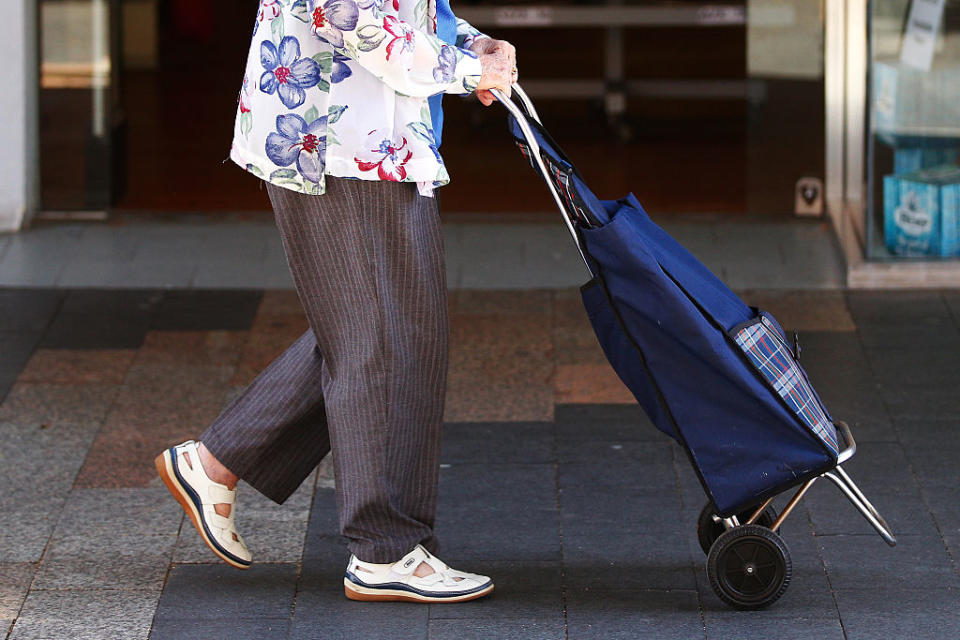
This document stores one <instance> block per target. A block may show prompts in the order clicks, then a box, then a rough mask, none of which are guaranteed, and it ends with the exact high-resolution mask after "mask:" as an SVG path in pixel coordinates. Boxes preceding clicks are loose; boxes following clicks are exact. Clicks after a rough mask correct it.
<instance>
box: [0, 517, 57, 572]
mask: <svg viewBox="0 0 960 640" xmlns="http://www.w3.org/2000/svg"><path fill="white" fill-rule="evenodd" d="M56 523H57V507H56V506H55V505H51V506H44V507H39V508H37V507H33V508H31V507H26V508H19V509H9V508H8V509H4V510H3V511H2V512H0V562H3V563H13V562H37V561H39V560H40V558H41V557H42V556H43V550H44V549H45V548H46V546H47V541H48V540H49V539H50V535H51V534H52V533H53V528H54V526H56Z"/></svg>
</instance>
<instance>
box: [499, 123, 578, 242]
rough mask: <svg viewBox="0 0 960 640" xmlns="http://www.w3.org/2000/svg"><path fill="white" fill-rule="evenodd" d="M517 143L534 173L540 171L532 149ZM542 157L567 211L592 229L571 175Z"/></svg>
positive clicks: (545, 156) (548, 158)
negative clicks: (572, 184) (572, 182)
mask: <svg viewBox="0 0 960 640" xmlns="http://www.w3.org/2000/svg"><path fill="white" fill-rule="evenodd" d="M516 142H517V146H518V147H520V153H521V154H522V155H523V157H524V158H526V159H527V162H529V163H530V166H531V167H533V169H534V171H539V170H540V168H539V167H538V166H537V162H536V160H534V158H533V154H532V153H531V152H530V147H529V146H528V145H526V144H524V143H522V142H520V141H519V140H518V141H516ZM542 157H543V162H544V164H545V165H546V166H547V170H548V171H550V174H551V176H550V177H551V178H552V179H553V183H554V184H555V185H556V187H557V189H558V191H559V193H560V197H561V198H562V199H563V203H564V205H566V208H567V211H568V212H570V213H571V214H573V217H574V218H576V219H577V221H578V222H579V223H580V224H581V225H583V226H585V227H592V226H593V225H592V224H591V223H590V219H589V218H588V217H587V215H586V214H585V213H584V207H585V205H584V203H583V200H582V199H581V198H580V197H579V196H578V195H577V192H576V190H575V189H574V188H573V187H572V186H571V184H570V174H569V173H567V171H566V170H564V169H563V168H562V167H560V166H559V165H557V164H556V163H555V162H553V159H552V158H551V157H550V156H548V155H546V154H542Z"/></svg>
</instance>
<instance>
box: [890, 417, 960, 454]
mask: <svg viewBox="0 0 960 640" xmlns="http://www.w3.org/2000/svg"><path fill="white" fill-rule="evenodd" d="M894 429H895V430H896V432H897V434H898V435H899V437H900V439H901V440H902V441H903V442H904V443H905V444H906V447H907V451H908V457H912V456H911V454H912V453H913V452H914V451H918V452H922V453H920V455H927V454H929V453H931V452H932V453H936V452H946V451H951V452H957V451H960V419H958V418H957V417H956V416H943V417H941V418H940V419H927V420H920V419H915V418H900V419H898V420H896V422H895V423H894Z"/></svg>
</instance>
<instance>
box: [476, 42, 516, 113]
mask: <svg viewBox="0 0 960 640" xmlns="http://www.w3.org/2000/svg"><path fill="white" fill-rule="evenodd" d="M470 51H472V52H474V53H476V54H477V56H478V57H479V58H480V62H481V66H482V67H483V75H482V76H481V78H480V83H479V84H478V85H477V90H476V94H477V99H479V100H480V102H481V103H482V104H483V105H484V106H485V107H489V106H490V105H491V104H493V103H494V101H495V100H496V98H494V96H493V93H491V92H490V89H500V90H501V91H503V92H504V93H505V94H506V95H507V97H509V96H510V85H511V84H513V83H514V82H516V81H517V75H518V74H517V50H516V49H515V48H514V46H513V45H512V44H510V43H509V42H507V41H506V40H494V39H493V38H489V37H483V38H477V39H476V40H474V41H473V44H472V45H470ZM484 58H488V62H487V63H486V64H484ZM504 68H506V69H507V70H508V75H509V80H506V81H505V82H506V86H500V85H498V84H496V81H500V82H504V79H503V77H502V72H503V69H504ZM488 69H489V70H490V73H491V74H494V75H490V76H489V77H488ZM497 73H500V74H501V75H500V76H497V75H495V74H497ZM484 80H486V81H487V83H484Z"/></svg>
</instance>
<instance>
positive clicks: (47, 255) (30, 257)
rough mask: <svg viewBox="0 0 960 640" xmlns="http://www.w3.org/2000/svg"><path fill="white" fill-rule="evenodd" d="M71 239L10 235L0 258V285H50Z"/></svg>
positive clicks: (66, 255) (66, 257)
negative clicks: (0, 259)
mask: <svg viewBox="0 0 960 640" xmlns="http://www.w3.org/2000/svg"><path fill="white" fill-rule="evenodd" d="M72 243H73V240H70V239H64V238H57V237H44V238H43V239H40V238H39V237H38V236H36V234H27V235H24V232H23V231H21V232H19V233H18V234H17V237H14V238H12V239H11V241H10V244H9V246H8V247H7V250H6V251H5V252H4V254H3V260H2V261H0V286H29V287H50V286H53V285H54V284H55V283H56V281H57V277H58V276H59V275H60V272H61V271H62V270H63V267H64V264H65V263H66V262H67V261H68V260H69V259H70V258H71V254H72V252H73V251H74V248H73V244H72Z"/></svg>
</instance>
